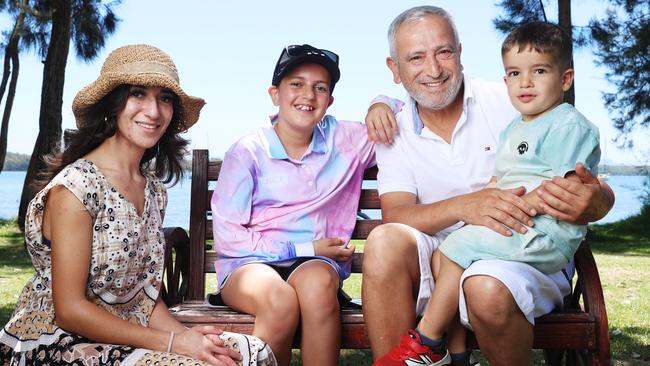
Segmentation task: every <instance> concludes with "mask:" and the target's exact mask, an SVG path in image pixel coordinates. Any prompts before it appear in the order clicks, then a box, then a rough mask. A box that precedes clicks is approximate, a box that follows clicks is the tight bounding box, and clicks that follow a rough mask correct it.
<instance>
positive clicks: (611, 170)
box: [0, 152, 650, 175]
mask: <svg viewBox="0 0 650 366" xmlns="http://www.w3.org/2000/svg"><path fill="white" fill-rule="evenodd" d="M29 158H30V156H29V155H27V154H17V153H11V152H8V153H7V157H6V158H5V165H4V169H3V170H2V171H3V172H26V171H27V167H28V166H29ZM184 168H185V169H186V170H191V169H192V161H191V160H186V161H185V162H184ZM598 172H599V173H601V174H604V173H606V174H609V175H650V174H648V172H650V165H645V166H644V165H602V164H601V165H599V166H598ZM0 173H1V172H0Z"/></svg>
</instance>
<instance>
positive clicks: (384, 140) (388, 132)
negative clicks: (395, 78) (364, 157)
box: [366, 103, 397, 145]
mask: <svg viewBox="0 0 650 366" xmlns="http://www.w3.org/2000/svg"><path fill="white" fill-rule="evenodd" d="M366 128H367V129H368V140H370V141H372V142H375V143H380V144H387V145H390V144H392V143H393V136H395V135H397V121H396V120H395V115H394V114H393V111H392V110H391V109H390V106H389V105H387V104H384V103H375V104H373V105H371V106H370V108H368V114H366Z"/></svg>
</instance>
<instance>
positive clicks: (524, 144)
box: [517, 141, 528, 155]
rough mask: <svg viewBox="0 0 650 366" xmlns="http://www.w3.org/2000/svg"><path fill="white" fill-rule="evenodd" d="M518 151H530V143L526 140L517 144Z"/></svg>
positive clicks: (522, 153)
mask: <svg viewBox="0 0 650 366" xmlns="http://www.w3.org/2000/svg"><path fill="white" fill-rule="evenodd" d="M517 151H519V155H524V153H525V152H526V151H528V143H527V142H526V141H524V142H522V143H521V144H519V146H517Z"/></svg>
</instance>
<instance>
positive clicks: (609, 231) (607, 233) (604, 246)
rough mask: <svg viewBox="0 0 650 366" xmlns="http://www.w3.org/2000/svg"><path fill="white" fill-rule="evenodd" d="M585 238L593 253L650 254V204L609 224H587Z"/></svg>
mask: <svg viewBox="0 0 650 366" xmlns="http://www.w3.org/2000/svg"><path fill="white" fill-rule="evenodd" d="M587 240H588V241H589V244H590V245H591V248H592V250H593V251H594V253H599V254H615V255H616V254H619V255H630V256H648V255H650V206H644V207H643V208H642V209H641V213H639V214H638V215H636V216H632V217H629V218H627V219H625V220H622V221H618V222H614V223H611V224H602V225H589V231H588V232H587Z"/></svg>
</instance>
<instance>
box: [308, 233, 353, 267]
mask: <svg viewBox="0 0 650 366" xmlns="http://www.w3.org/2000/svg"><path fill="white" fill-rule="evenodd" d="M354 249H355V247H354V245H350V246H348V247H347V248H346V247H345V246H343V240H341V239H339V238H324V239H319V240H314V254H316V255H320V256H323V257H328V258H331V259H333V260H335V261H337V262H345V261H347V260H348V259H350V257H351V256H352V253H354Z"/></svg>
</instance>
